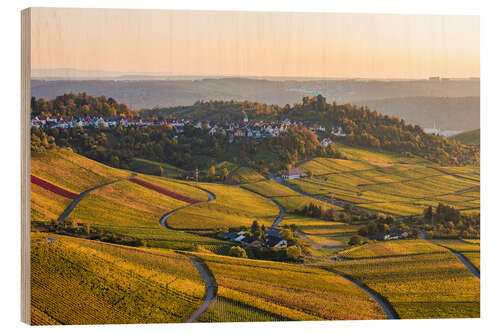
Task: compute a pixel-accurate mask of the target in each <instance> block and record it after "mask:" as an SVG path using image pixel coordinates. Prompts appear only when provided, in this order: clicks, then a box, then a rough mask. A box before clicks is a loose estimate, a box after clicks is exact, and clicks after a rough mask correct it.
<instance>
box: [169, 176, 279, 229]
mask: <svg viewBox="0 0 500 333" xmlns="http://www.w3.org/2000/svg"><path fill="white" fill-rule="evenodd" d="M197 186H199V187H201V188H203V189H206V190H208V191H210V192H212V193H214V194H215V196H216V199H215V200H214V201H210V202H202V203H198V204H196V205H193V206H190V207H187V208H186V209H182V210H180V211H178V212H176V213H175V214H173V215H172V216H170V217H169V218H168V225H169V226H171V227H173V228H183V229H200V228H201V229H215V228H227V227H239V226H242V225H246V226H250V225H251V224H252V222H253V221H254V220H258V221H259V223H263V224H265V225H267V226H270V225H272V223H273V221H274V220H275V219H276V216H278V215H279V209H278V207H276V205H275V204H274V203H273V202H272V201H269V200H266V199H265V198H262V197H261V196H259V195H257V194H254V193H252V192H249V191H246V190H244V189H241V188H239V187H236V186H228V185H220V184H211V183H198V185H197Z"/></svg>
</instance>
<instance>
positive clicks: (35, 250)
mask: <svg viewBox="0 0 500 333" xmlns="http://www.w3.org/2000/svg"><path fill="white" fill-rule="evenodd" d="M51 237H52V238H51V241H47V237H46V236H45V235H41V234H32V249H31V274H32V275H31V278H32V280H31V286H32V287H31V297H32V324H34V325H44V324H48V323H50V324H55V323H59V324H112V323H155V322H183V321H185V320H186V319H187V318H188V317H189V315H190V314H191V313H192V312H194V311H195V310H196V309H197V307H198V306H199V305H200V304H201V301H202V298H203V295H204V285H203V280H202V278H201V275H200V274H199V273H198V271H197V270H196V268H195V267H194V265H193V264H192V263H191V262H190V261H189V259H188V258H187V257H185V256H183V255H179V254H176V253H174V252H170V251H151V250H142V249H141V250H139V249H135V248H128V247H123V246H117V245H111V244H105V243H99V242H95V241H88V240H83V239H76V238H69V237H64V236H59V235H51Z"/></svg>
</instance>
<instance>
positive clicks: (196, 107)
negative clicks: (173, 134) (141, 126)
mask: <svg viewBox="0 0 500 333" xmlns="http://www.w3.org/2000/svg"><path fill="white" fill-rule="evenodd" d="M280 110H281V108H280V107H279V106H278V105H267V104H263V103H257V102H250V101H234V100H230V101H221V100H210V101H198V102H196V103H194V104H193V105H189V106H174V107H168V108H162V107H154V108H152V109H143V110H141V111H140V112H141V115H142V116H144V117H157V118H158V119H165V118H171V117H177V118H179V117H182V118H191V119H203V120H218V121H226V120H227V121H242V120H243V117H244V115H245V114H246V116H247V117H248V119H249V120H250V121H253V120H272V119H276V117H278V116H279V114H280ZM243 111H245V114H243Z"/></svg>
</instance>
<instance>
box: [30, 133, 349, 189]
mask: <svg viewBox="0 0 500 333" xmlns="http://www.w3.org/2000/svg"><path fill="white" fill-rule="evenodd" d="M54 143H55V144H56V145H57V146H60V147H71V148H72V149H73V150H74V151H75V152H77V153H79V154H82V155H84V156H87V157H89V158H92V159H94V160H97V161H99V162H102V163H106V164H108V165H111V166H113V167H119V168H124V169H131V163H132V161H133V159H134V158H136V157H139V158H145V159H148V160H152V161H157V162H165V163H169V164H172V165H174V166H176V167H179V168H181V169H185V170H194V169H196V168H199V169H205V168H209V167H210V166H212V165H214V164H216V163H218V162H221V161H224V160H233V161H234V162H237V163H238V164H240V165H245V166H248V167H250V168H253V169H256V170H258V171H260V172H269V171H270V170H273V171H275V170H280V169H284V168H287V167H290V166H291V165H293V164H294V163H296V162H297V161H299V160H300V159H304V158H308V157H312V156H331V157H337V156H339V154H338V153H337V152H336V151H335V149H334V148H328V149H324V148H322V147H321V145H320V144H319V142H318V140H317V138H316V136H315V135H314V133H312V132H311V131H309V130H306V129H296V130H290V131H288V132H287V133H286V134H285V135H283V136H280V137H275V138H268V139H262V140H261V142H260V145H261V147H260V149H261V151H266V152H268V155H271V158H272V159H274V161H273V162H266V161H264V160H259V159H258V158H257V154H258V153H257V145H256V143H255V142H252V141H248V140H244V141H242V142H238V143H233V145H237V146H238V147H237V148H238V149H233V150H231V149H229V145H230V144H229V143H228V142H227V140H226V139H225V137H224V136H221V135H210V134H209V132H208V130H207V129H203V128H196V127H194V126H193V125H191V124H187V125H185V126H184V132H183V133H182V134H176V133H175V132H174V130H173V128H172V127H171V126H169V125H165V126H150V127H136V126H130V127H122V126H117V127H111V128H104V127H103V128H93V127H88V128H81V127H75V128H45V129H44V128H33V129H32V151H44V150H46V149H49V147H53V146H54ZM228 151H235V152H236V154H237V155H234V156H231V155H228ZM156 173H157V174H158V173H161V170H160V169H159V168H158V169H157V170H156ZM228 175H229V172H227V173H225V174H221V175H216V174H215V173H214V172H210V170H209V173H208V175H206V177H207V179H214V180H215V179H216V180H222V181H225V180H226V179H227V177H228Z"/></svg>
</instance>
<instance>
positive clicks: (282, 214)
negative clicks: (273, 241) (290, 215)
mask: <svg viewBox="0 0 500 333" xmlns="http://www.w3.org/2000/svg"><path fill="white" fill-rule="evenodd" d="M240 188H242V189H244V190H246V191H248V192H252V193H254V194H257V195H258V196H261V197H262V198H264V199H267V200H270V201H272V202H274V204H275V205H276V206H277V207H278V209H279V210H280V213H279V214H278V217H276V219H275V220H274V222H273V224H272V227H273V228H276V227H278V226H279V225H280V223H281V221H283V219H284V218H285V216H286V211H285V208H284V207H283V206H282V205H281V204H280V203H279V202H278V201H276V200H274V199H273V198H269V197H266V196H265V195H262V194H260V193H258V192H255V191H252V190H250V189H248V188H245V187H240Z"/></svg>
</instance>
